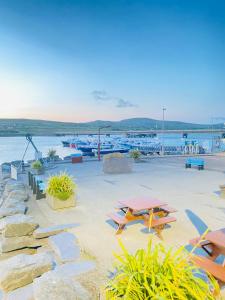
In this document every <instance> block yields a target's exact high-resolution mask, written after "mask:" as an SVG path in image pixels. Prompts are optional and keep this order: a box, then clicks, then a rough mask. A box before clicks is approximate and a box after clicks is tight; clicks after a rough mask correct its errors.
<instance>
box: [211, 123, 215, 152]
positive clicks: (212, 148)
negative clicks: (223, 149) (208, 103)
mask: <svg viewBox="0 0 225 300" xmlns="http://www.w3.org/2000/svg"><path fill="white" fill-rule="evenodd" d="M213 122H214V120H213V117H212V118H211V123H212V145H211V153H212V154H213V150H214V135H213V129H214V128H213Z"/></svg>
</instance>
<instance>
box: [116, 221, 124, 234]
mask: <svg viewBox="0 0 225 300" xmlns="http://www.w3.org/2000/svg"><path fill="white" fill-rule="evenodd" d="M124 228H125V224H118V228H117V230H116V235H117V234H121V233H122V232H123V230H124Z"/></svg>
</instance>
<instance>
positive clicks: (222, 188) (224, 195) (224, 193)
mask: <svg viewBox="0 0 225 300" xmlns="http://www.w3.org/2000/svg"><path fill="white" fill-rule="evenodd" d="M220 197H221V198H223V199H225V184H223V185H220Z"/></svg>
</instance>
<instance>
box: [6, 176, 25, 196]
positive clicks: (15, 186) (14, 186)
mask: <svg viewBox="0 0 225 300" xmlns="http://www.w3.org/2000/svg"><path fill="white" fill-rule="evenodd" d="M24 189H25V185H24V184H23V183H22V182H19V181H16V180H14V179H11V180H8V181H7V183H6V185H5V192H6V193H8V194H9V193H10V192H11V191H13V190H24Z"/></svg>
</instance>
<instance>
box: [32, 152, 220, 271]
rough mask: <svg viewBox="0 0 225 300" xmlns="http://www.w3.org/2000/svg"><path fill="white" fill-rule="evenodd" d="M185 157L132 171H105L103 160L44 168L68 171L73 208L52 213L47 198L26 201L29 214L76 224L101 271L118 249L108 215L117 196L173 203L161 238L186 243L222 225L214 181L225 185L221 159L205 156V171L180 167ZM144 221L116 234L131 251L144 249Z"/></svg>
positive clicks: (147, 235) (157, 160) (161, 160)
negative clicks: (73, 190)
mask: <svg viewBox="0 0 225 300" xmlns="http://www.w3.org/2000/svg"><path fill="white" fill-rule="evenodd" d="M184 161H185V159H184V158H172V157H171V158H153V159H149V160H148V161H146V162H142V163H136V164H135V165H134V172H133V173H131V174H122V175H104V174H103V173H102V163H101V162H97V161H92V162H85V163H82V164H65V165H60V166H58V167H57V168H55V169H53V170H51V171H49V172H47V174H45V178H47V177H48V176H49V175H50V174H55V173H59V172H60V171H64V170H65V171H67V172H68V173H70V174H72V175H73V176H74V180H75V181H76V183H77V185H78V189H77V195H78V196H77V206H76V207H75V208H73V209H68V210H64V211H52V210H51V209H50V208H49V206H48V204H47V202H46V199H42V200H39V201H30V210H29V214H31V215H35V217H36V218H37V220H38V221H39V223H40V224H41V225H43V226H45V225H49V224H59V223H68V222H77V223H78V224H79V226H78V227H76V228H75V229H74V230H73V232H74V233H75V234H76V235H77V237H78V239H79V242H80V245H81V247H82V248H83V249H85V251H87V252H88V253H89V254H90V255H93V256H94V257H96V259H97V261H98V262H99V265H100V269H102V272H103V274H107V270H108V269H109V268H111V264H112V260H113V255H112V253H113V251H118V250H119V247H118V241H117V236H115V228H114V227H113V224H112V222H110V221H109V220H108V218H107V213H108V212H111V211H114V207H115V206H116V204H117V201H118V200H119V199H123V198H129V197H134V196H153V197H157V198H159V199H160V200H162V201H165V202H167V203H168V204H169V205H171V206H173V207H176V208H177V209H178V213H176V214H175V216H176V217H177V222H176V223H173V224H172V225H171V226H168V228H166V229H165V230H164V232H163V238H164V239H163V240H164V242H165V243H166V244H168V245H170V246H178V245H186V244H188V241H189V239H191V238H194V237H196V236H198V235H199V234H200V233H203V232H204V231H205V229H206V228H207V227H209V228H210V229H212V230H215V229H218V228H221V227H225V199H221V198H220V197H219V195H218V190H219V185H220V184H225V157H207V158H205V161H206V169H205V170H203V171H198V170H197V169H185V168H184ZM151 237H152V238H153V239H154V241H155V242H158V241H160V240H159V238H158V237H157V236H155V235H153V234H152V233H148V232H147V231H146V229H145V228H144V226H143V224H141V223H136V224H131V225H130V226H127V229H126V230H125V231H124V233H123V234H122V235H121V236H120V238H121V240H122V241H123V242H124V244H125V245H126V246H127V248H128V249H129V250H130V251H134V250H136V249H137V248H140V247H144V246H145V245H146V244H147V242H148V240H149V238H151Z"/></svg>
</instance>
